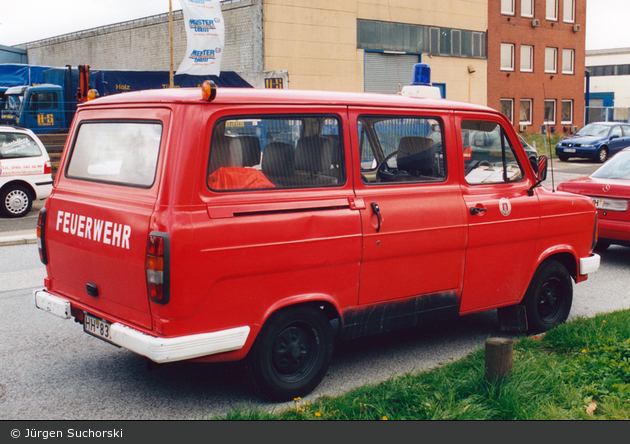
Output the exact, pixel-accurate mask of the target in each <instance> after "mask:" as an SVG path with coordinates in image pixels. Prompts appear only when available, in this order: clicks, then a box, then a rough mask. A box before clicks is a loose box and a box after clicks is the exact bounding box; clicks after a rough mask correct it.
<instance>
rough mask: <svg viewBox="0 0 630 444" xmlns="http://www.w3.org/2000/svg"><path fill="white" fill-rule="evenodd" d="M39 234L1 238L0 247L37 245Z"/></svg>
mask: <svg viewBox="0 0 630 444" xmlns="http://www.w3.org/2000/svg"><path fill="white" fill-rule="evenodd" d="M36 243H37V234H35V233H33V234H19V235H17V236H0V247H4V246H10V245H24V244H36Z"/></svg>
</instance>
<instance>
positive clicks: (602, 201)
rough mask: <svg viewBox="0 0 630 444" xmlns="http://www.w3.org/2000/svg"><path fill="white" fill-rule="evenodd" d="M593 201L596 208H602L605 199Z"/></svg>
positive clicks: (594, 199)
mask: <svg viewBox="0 0 630 444" xmlns="http://www.w3.org/2000/svg"><path fill="white" fill-rule="evenodd" d="M592 199H593V203H594V204H595V207H597V208H601V207H603V206H604V199H597V198H594V197H593V198H592Z"/></svg>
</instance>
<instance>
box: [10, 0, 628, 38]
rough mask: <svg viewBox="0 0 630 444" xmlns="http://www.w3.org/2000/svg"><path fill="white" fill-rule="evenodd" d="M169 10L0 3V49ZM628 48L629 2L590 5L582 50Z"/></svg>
mask: <svg viewBox="0 0 630 444" xmlns="http://www.w3.org/2000/svg"><path fill="white" fill-rule="evenodd" d="M539 1H540V0H539ZM168 7H169V0H25V1H16V0H0V45H5V46H13V45H19V44H21V43H28V42H32V41H35V40H41V39H45V38H48V37H55V36H58V35H62V34H67V33H71V32H76V31H82V30H85V29H90V28H95V27H98V26H105V25H111V24H114V23H119V22H124V21H127V20H134V19H138V18H142V17H147V16H150V15H155V14H162V13H165V12H168ZM179 9H181V6H180V3H179V0H173V10H175V11H177V10H179ZM626 47H630V0H588V3H587V13H586V49H609V48H626Z"/></svg>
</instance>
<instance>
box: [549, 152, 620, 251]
mask: <svg viewBox="0 0 630 444" xmlns="http://www.w3.org/2000/svg"><path fill="white" fill-rule="evenodd" d="M557 189H558V190H560V191H569V192H571V193H577V194H583V195H585V196H589V197H590V198H591V199H593V202H595V206H596V207H597V213H598V219H599V223H598V241H597V246H596V249H597V250H598V251H603V250H606V248H608V247H609V246H610V245H611V244H617V245H625V246H630V211H628V201H629V200H630V148H626V149H624V150H623V151H620V152H619V153H617V155H615V157H613V158H612V159H610V160H609V161H608V162H606V163H605V164H603V165H602V166H601V167H599V168H598V169H597V170H595V171H594V172H593V173H592V174H591V175H590V176H588V177H581V178H577V179H572V180H570V181H568V182H562V183H561V184H559V185H558V188H557Z"/></svg>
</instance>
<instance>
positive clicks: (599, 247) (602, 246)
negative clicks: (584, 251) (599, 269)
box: [593, 241, 610, 253]
mask: <svg viewBox="0 0 630 444" xmlns="http://www.w3.org/2000/svg"><path fill="white" fill-rule="evenodd" d="M608 247H610V242H606V241H597V244H596V245H595V248H593V250H595V251H596V252H598V253H601V252H602V251H606V250H608Z"/></svg>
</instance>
